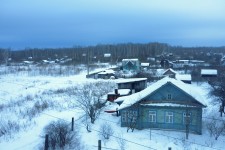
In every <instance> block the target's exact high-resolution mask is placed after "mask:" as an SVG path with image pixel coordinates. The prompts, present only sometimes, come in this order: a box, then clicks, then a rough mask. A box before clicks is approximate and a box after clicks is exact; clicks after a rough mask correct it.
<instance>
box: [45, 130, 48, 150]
mask: <svg viewBox="0 0 225 150" xmlns="http://www.w3.org/2000/svg"><path fill="white" fill-rule="evenodd" d="M48 147H49V145H48V134H46V135H45V149H44V150H48Z"/></svg>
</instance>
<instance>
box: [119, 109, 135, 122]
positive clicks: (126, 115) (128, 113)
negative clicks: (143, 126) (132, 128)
mask: <svg viewBox="0 0 225 150" xmlns="http://www.w3.org/2000/svg"><path fill="white" fill-rule="evenodd" d="M137 115H138V113H137V111H136V110H124V111H123V112H122V115H121V118H122V122H130V120H132V122H136V121H137Z"/></svg>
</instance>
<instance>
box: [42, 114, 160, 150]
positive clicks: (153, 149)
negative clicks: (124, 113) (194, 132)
mask: <svg viewBox="0 0 225 150" xmlns="http://www.w3.org/2000/svg"><path fill="white" fill-rule="evenodd" d="M41 114H45V115H47V116H50V117H53V118H56V119H60V120H64V121H67V120H65V119H62V118H59V117H56V116H53V115H49V114H46V113H43V112H41ZM67 122H68V121H67ZM75 124H76V125H77V126H80V127H85V126H82V125H80V124H77V123H75ZM92 131H95V132H98V133H102V132H101V131H99V130H96V129H93V128H92ZM111 136H112V137H114V138H118V139H122V140H124V141H127V142H129V143H133V144H136V145H139V146H142V147H145V148H149V149H152V150H157V149H155V148H152V147H149V146H146V145H143V144H139V143H136V142H133V141H130V140H127V139H124V138H120V137H117V136H114V135H111Z"/></svg>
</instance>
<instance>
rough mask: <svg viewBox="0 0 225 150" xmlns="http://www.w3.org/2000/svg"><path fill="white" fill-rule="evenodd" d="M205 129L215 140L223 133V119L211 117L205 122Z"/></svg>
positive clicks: (224, 123)
mask: <svg viewBox="0 0 225 150" xmlns="http://www.w3.org/2000/svg"><path fill="white" fill-rule="evenodd" d="M206 127H207V130H208V131H209V134H210V136H211V137H212V136H213V137H214V138H215V140H217V139H218V138H219V136H220V135H222V134H225V120H224V121H222V120H218V119H215V118H213V119H212V120H210V121H208V122H207V123H206Z"/></svg>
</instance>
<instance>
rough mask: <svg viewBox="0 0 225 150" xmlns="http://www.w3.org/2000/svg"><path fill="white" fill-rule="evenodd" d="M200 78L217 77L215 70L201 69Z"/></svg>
mask: <svg viewBox="0 0 225 150" xmlns="http://www.w3.org/2000/svg"><path fill="white" fill-rule="evenodd" d="M201 77H217V70H216V69H201Z"/></svg>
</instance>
